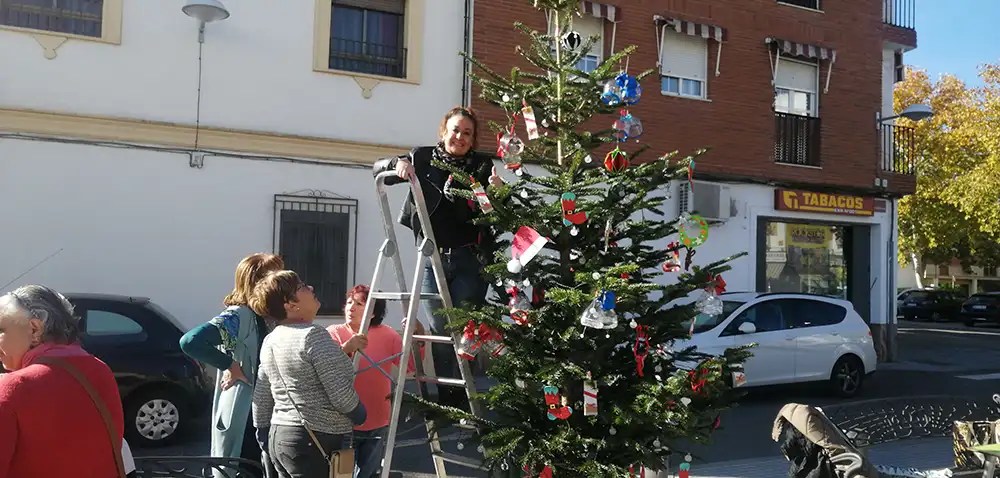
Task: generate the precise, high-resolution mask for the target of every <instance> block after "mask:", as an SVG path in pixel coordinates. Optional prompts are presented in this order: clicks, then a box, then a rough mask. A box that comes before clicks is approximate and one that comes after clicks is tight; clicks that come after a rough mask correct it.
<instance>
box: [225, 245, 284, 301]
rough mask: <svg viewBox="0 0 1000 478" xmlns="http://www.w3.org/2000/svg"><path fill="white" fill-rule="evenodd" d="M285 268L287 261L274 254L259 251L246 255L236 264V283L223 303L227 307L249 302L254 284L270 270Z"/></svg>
mask: <svg viewBox="0 0 1000 478" xmlns="http://www.w3.org/2000/svg"><path fill="white" fill-rule="evenodd" d="M284 268H285V261H283V260H282V259H281V257H278V256H276V255H274V254H267V253H263V252H259V253H257V254H251V255H249V256H246V257H244V258H243V260H242V261H240V263H239V265H237V266H236V285H235V286H234V287H233V291H232V292H230V293H229V295H227V296H226V298H225V299H224V300H223V301H222V303H223V304H225V306H226V307H230V306H233V305H247V304H249V303H250V294H252V293H253V288H254V286H255V285H257V283H258V282H260V280H261V279H263V278H264V276H265V275H267V274H268V273H269V272H274V271H279V270H281V269H284Z"/></svg>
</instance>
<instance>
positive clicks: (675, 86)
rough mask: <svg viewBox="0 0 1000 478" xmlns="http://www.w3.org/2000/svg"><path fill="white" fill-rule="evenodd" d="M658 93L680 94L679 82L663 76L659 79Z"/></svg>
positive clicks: (671, 77)
mask: <svg viewBox="0 0 1000 478" xmlns="http://www.w3.org/2000/svg"><path fill="white" fill-rule="evenodd" d="M660 91H663V92H665V93H675V94H679V93H680V92H681V83H680V80H679V79H678V78H676V77H673V76H664V77H663V78H661V79H660Z"/></svg>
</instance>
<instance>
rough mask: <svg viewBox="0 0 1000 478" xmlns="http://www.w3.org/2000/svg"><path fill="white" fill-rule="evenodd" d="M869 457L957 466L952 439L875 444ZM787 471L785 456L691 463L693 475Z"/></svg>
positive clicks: (736, 476) (727, 477)
mask: <svg viewBox="0 0 1000 478" xmlns="http://www.w3.org/2000/svg"><path fill="white" fill-rule="evenodd" d="M868 457H869V459H870V460H871V461H872V462H873V463H875V464H878V465H896V466H902V467H915V468H919V469H922V470H929V469H930V470H932V469H937V468H947V467H950V466H953V460H954V452H953V451H952V448H951V439H950V438H919V439H913V440H901V441H897V442H894V443H886V444H884V445H878V446H874V447H871V448H869V449H868ZM787 474H788V461H786V460H785V458H784V457H783V456H777V457H767V458H751V459H748V460H734V461H721V462H715V463H707V464H703V465H699V464H698V463H693V464H692V466H691V476H692V478H776V477H780V476H787Z"/></svg>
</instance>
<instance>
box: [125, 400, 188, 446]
mask: <svg viewBox="0 0 1000 478" xmlns="http://www.w3.org/2000/svg"><path fill="white" fill-rule="evenodd" d="M189 419H190V415H189V414H188V407H187V403H186V401H185V400H184V399H183V398H181V396H180V395H179V394H178V393H175V392H173V391H171V390H169V389H165V388H157V389H152V390H148V391H143V392H140V393H138V394H136V395H134V396H132V397H129V399H128V400H127V401H126V406H125V439H126V440H128V442H129V446H133V447H139V448H143V447H146V448H152V447H158V446H166V445H169V444H171V443H173V441H174V440H176V439H177V437H178V435H180V433H179V432H180V430H181V429H182V428H183V427H184V425H185V424H186V421H187V420H189Z"/></svg>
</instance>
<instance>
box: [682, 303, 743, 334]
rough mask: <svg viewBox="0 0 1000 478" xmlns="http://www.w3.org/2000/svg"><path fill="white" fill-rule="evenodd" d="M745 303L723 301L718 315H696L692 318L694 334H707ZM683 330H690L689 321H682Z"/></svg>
mask: <svg viewBox="0 0 1000 478" xmlns="http://www.w3.org/2000/svg"><path fill="white" fill-rule="evenodd" d="M743 304H745V302H739V301H735V300H724V301H722V313H721V314H719V315H708V314H698V315H696V316H695V317H694V333H696V334H700V333H702V332H707V331H709V330H712V329H714V328H715V327H716V326H717V325H719V324H720V323H722V321H723V320H726V318H727V317H729V316H730V315H732V314H733V312H734V311H735V310H736V309H739V308H740V306H741V305H743ZM684 328H687V329H690V328H691V320H690V319H689V320H686V321H684Z"/></svg>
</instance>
